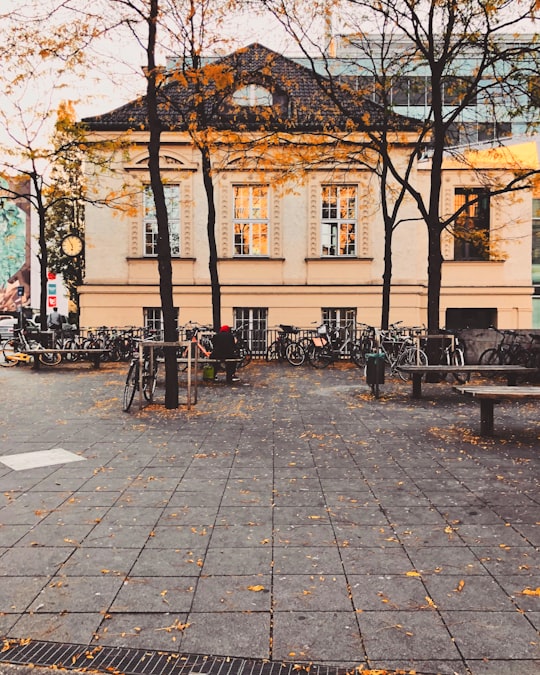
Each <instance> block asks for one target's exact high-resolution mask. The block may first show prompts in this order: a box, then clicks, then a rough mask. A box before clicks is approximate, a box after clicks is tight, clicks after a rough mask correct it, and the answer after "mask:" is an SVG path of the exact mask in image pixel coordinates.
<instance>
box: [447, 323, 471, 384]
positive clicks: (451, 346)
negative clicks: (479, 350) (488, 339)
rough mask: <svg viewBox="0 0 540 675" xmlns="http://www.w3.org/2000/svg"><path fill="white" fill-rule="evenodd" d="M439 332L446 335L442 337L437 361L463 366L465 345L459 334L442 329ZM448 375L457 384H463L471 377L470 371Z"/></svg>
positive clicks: (448, 364)
mask: <svg viewBox="0 0 540 675" xmlns="http://www.w3.org/2000/svg"><path fill="white" fill-rule="evenodd" d="M441 334H442V335H447V336H448V337H445V338H443V340H444V341H443V342H442V344H441V359H440V362H439V363H441V364H442V365H445V366H464V365H465V347H464V345H463V343H462V342H461V340H460V338H459V336H458V335H456V334H455V333H452V332H451V331H449V330H444V329H441ZM448 375H449V376H451V377H452V378H453V379H454V380H455V381H456V382H458V383H459V384H465V383H466V382H468V381H469V380H470V377H471V375H470V373H466V372H454V373H449V374H448Z"/></svg>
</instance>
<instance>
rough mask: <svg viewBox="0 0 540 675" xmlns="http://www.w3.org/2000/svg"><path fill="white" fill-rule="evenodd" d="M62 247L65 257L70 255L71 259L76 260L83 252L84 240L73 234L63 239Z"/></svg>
mask: <svg viewBox="0 0 540 675" xmlns="http://www.w3.org/2000/svg"><path fill="white" fill-rule="evenodd" d="M60 246H61V248H62V251H63V253H64V254H65V255H68V256H69V257H70V258H75V257H76V256H78V255H79V254H80V253H81V251H82V250H83V240H82V239H81V238H80V237H79V235H78V234H74V233H71V234H68V235H66V236H65V237H64V238H63V239H62V243H61V244H60Z"/></svg>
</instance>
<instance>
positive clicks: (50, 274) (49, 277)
mask: <svg viewBox="0 0 540 675" xmlns="http://www.w3.org/2000/svg"><path fill="white" fill-rule="evenodd" d="M47 279H49V280H50V281H52V280H53V279H56V273H55V272H47Z"/></svg>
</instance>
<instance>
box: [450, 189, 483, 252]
mask: <svg viewBox="0 0 540 675" xmlns="http://www.w3.org/2000/svg"><path fill="white" fill-rule="evenodd" d="M460 195H462V196H463V197H464V198H465V201H464V202H463V204H461V205H460V204H458V196H460ZM469 198H470V199H469ZM490 198H491V194H490V191H489V190H488V189H487V188H483V187H473V188H466V187H456V188H455V189H454V206H455V209H456V211H457V210H458V209H459V208H461V206H467V207H468V208H466V209H464V210H463V211H462V213H461V214H460V215H459V216H458V217H457V219H456V221H455V223H454V231H453V235H454V260H456V261H463V262H465V261H469V260H470V261H479V260H489V259H490V251H489V244H490V236H491V223H490V215H491V203H490ZM460 219H461V220H462V222H463V224H460V222H459V220H460ZM460 228H461V229H462V230H463V231H464V232H465V230H467V231H468V232H471V233H473V234H474V233H479V234H482V233H485V234H486V241H485V243H482V242H480V243H479V244H475V242H474V241H473V239H472V238H467V237H466V236H462V237H460V236H459V229H460ZM465 234H466V232H465Z"/></svg>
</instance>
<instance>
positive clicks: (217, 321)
mask: <svg viewBox="0 0 540 675" xmlns="http://www.w3.org/2000/svg"><path fill="white" fill-rule="evenodd" d="M201 156H202V172H203V182H204V189H205V191H206V199H207V203H208V220H207V232H208V246H209V248H210V257H209V259H208V269H209V271H210V284H211V291H212V323H213V325H214V330H216V331H217V330H219V327H220V326H221V286H220V283H219V275H218V255H217V244H216V202H215V194H214V183H213V181H212V164H211V159H210V152H209V150H208V148H207V147H206V146H203V147H201Z"/></svg>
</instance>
